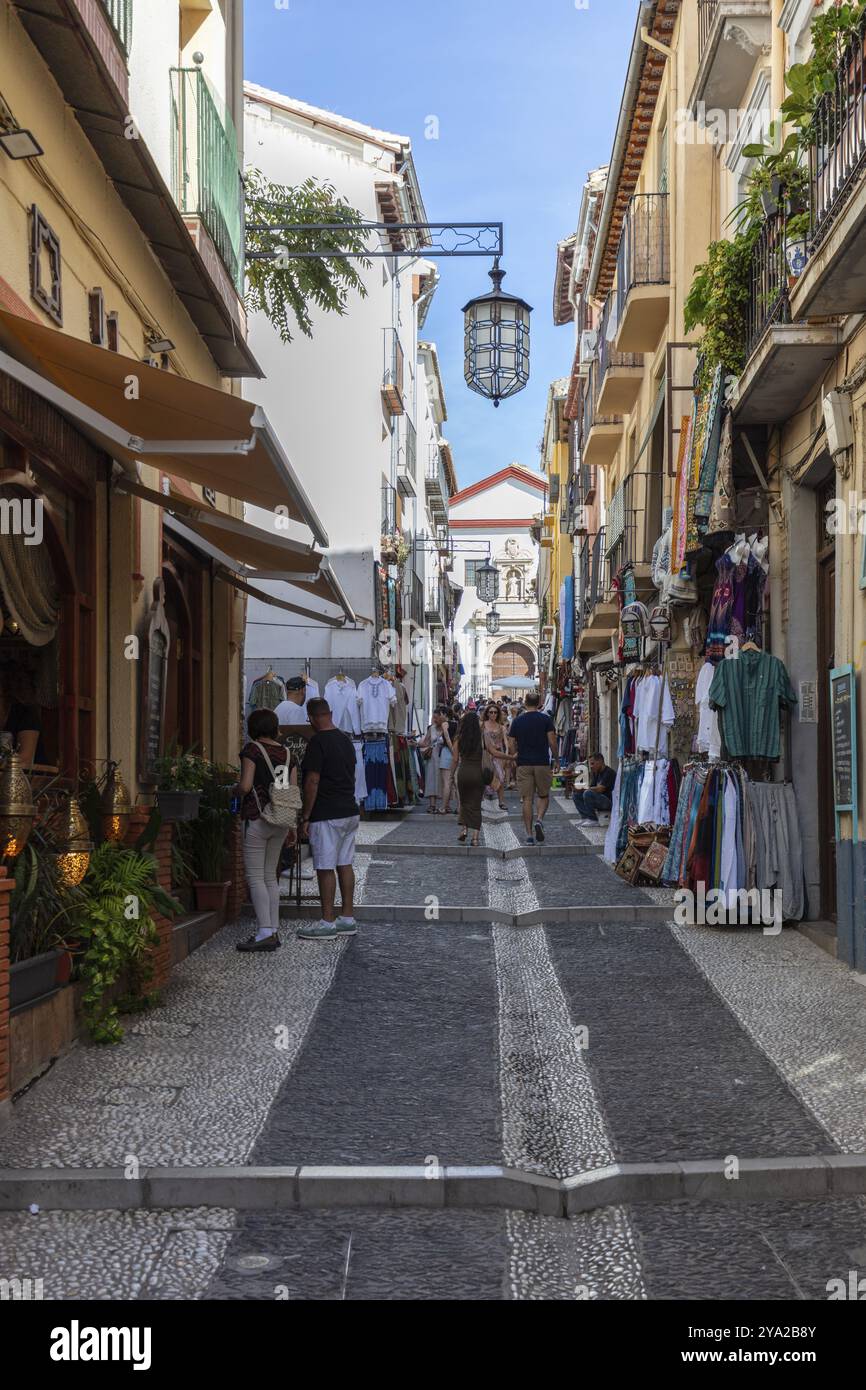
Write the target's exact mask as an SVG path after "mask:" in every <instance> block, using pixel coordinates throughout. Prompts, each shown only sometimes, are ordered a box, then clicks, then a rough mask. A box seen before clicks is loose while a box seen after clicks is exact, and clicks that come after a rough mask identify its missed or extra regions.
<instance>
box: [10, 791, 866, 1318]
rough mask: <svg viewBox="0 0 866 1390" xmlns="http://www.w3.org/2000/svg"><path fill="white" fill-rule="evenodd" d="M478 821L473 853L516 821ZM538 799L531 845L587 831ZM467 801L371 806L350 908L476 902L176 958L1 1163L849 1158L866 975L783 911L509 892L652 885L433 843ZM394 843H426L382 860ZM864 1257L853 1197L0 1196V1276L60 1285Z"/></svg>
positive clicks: (407, 1281)
mask: <svg viewBox="0 0 866 1390" xmlns="http://www.w3.org/2000/svg"><path fill="white" fill-rule="evenodd" d="M516 809H517V806H516V802H515V801H514V799H513V798H510V799H509V811H510V814H509V816H508V817H500V816H499V815H498V813H497V812H496V810H495V809H494V810H493V811H492V812H488V811H485V817H484V828H483V832H482V833H483V843H484V844H485V845H486V846H489V847H492V848H495V849H497V850H514V849H515V848H518V847H521V846H522V842H523V838H524V832H523V827H522V824H521V822H520V820H519V818H517V816H516V815H515V814H514V813H515V811H516ZM575 820H576V817H575V813H574V808H573V807H572V806H571V804H570V802H568V800H567V799H566V798H564V797H561V796H555V797H554V798H553V801H552V804H551V809H550V812H549V816H548V820H547V825H546V829H547V838H546V841H545V843H546V844H547V845H548V846H564V845H570V846H575V847H577V846H584V847H585V846H587V845H598V844H599V842H600V841H601V840H602V839H603V837H604V832H603V830H601V829H598V830H596V829H594V828H591V827H590V828H587V829H585V830H581V829H579V828H578V827H577V826H576V824H575ZM456 837H457V823H456V818H454V817H448V818H446V817H438V816H437V817H433V816H427V815H425V814H424V812H423V811H414V812H412V813H411V814H407V815H405V816H404V817H402V819H399V820H392V819H388V820H382V821H371V822H364V823H363V824H362V826H361V830H360V833H359V845H358V856H357V861H356V868H357V871H358V879H359V901H363V902H365V903H367V904H370V903H381V904H383V905H389V904H394V903H397V904H406V905H412V904H422V903H424V902H425V901H426V902H429V901H430V900H431V898H432V899H438V900H439V901H440V902H441V903H442V904H444V905H449V904H453V905H467V906H478V907H479V908H484V909H486V912H487V914H488V915H486V916H485V918H484V920H479V922H478V923H473V924H468V925H467V924H458V923H438V922H436V921H435V917H434V919H433V920H425V921H413V922H404V923H401V922H399V921H398V922H395V923H390V924H384V923H383V924H378V923H375V922H374V923H369V924H367V923H365V924H364V926H363V928H362V930H361V933H360V934H359V936H358V937H357V938H356V939H355V940H354V941H343V942H339V943H331V944H329V943H302V942H297V941H296V940H295V938H294V935H293V932H292V929H291V925H290V924H289V923H287V924H286V928H285V930H284V933H283V938H284V945H283V947H282V949H281V950H280V951H279V952H277V953H276V955H274V956H266V957H252V958H250V957H243V956H240V955H238V953H237V952H235V950H234V945H235V942H236V941H237V940H238V939H239V938H240V937H241V936H242V935H246V934H248V932H249V929H250V923H249V922H241V923H238V924H236V925H235V926H232V927H229V928H226V929H225V930H224V931H223V932H222V933H220V934H219V935H218V936H217V937H215V938H213V939H212V940H211V941H210V942H208V943H207V944H206V945H205V946H204V947H203V948H202V949H201V950H200V951H198V952H196V953H195V954H194V955H193V956H191V957H190V958H189V959H188V960H187V961H185V962H184V963H183V964H182V965H181V966H180V967H179V968H178V969H177V970H176V971H175V972H174V975H173V977H172V982H171V985H170V986H169V988H168V989H167V990H166V992H165V995H164V998H163V1002H162V1004H161V1005H160V1007H159V1008H157V1009H155V1010H153V1011H152V1012H151V1013H149V1014H147V1015H143V1016H141V1017H140V1018H137V1019H135V1020H132V1021H131V1022H130V1027H129V1030H128V1034H127V1038H126V1041H125V1042H124V1043H123V1045H122V1046H121V1047H118V1048H115V1049H97V1048H93V1047H90V1046H86V1045H81V1046H79V1047H77V1048H76V1049H75V1050H74V1051H73V1052H72V1053H70V1054H69V1055H68V1056H66V1057H64V1058H62V1059H61V1060H60V1061H59V1062H58V1063H57V1065H56V1066H55V1067H54V1068H53V1069H52V1070H51V1071H50V1072H49V1073H48V1074H47V1075H46V1076H44V1077H43V1078H42V1079H41V1080H40V1081H39V1082H38V1083H37V1084H36V1085H34V1086H33V1087H32V1088H31V1089H30V1090H29V1091H28V1092H27V1094H25V1095H24V1096H22V1097H21V1098H20V1099H19V1100H18V1101H17V1102H16V1104H15V1105H14V1107H13V1115H12V1119H11V1121H10V1123H9V1124H8V1126H7V1127H6V1129H5V1130H3V1131H0V1163H2V1164H5V1165H7V1166H42V1165H47V1166H53V1167H57V1166H71V1165H78V1164H80V1165H83V1166H93V1165H101V1164H112V1165H116V1164H122V1163H124V1162H125V1161H126V1159H127V1158H128V1157H129V1156H130V1155H132V1156H135V1157H137V1158H138V1159H139V1161H140V1162H141V1163H142V1164H143V1165H146V1164H160V1163H181V1164H195V1165H199V1164H226V1163H249V1162H257V1163H279V1164H290V1163H294V1162H306V1163H350V1164H359V1163H384V1164H389V1163H390V1164H397V1163H412V1164H417V1163H423V1162H424V1161H425V1160H426V1159H428V1158H430V1157H432V1156H435V1157H436V1159H437V1160H438V1161H439V1162H443V1163H452V1162H458V1163H486V1162H505V1163H507V1164H512V1165H515V1166H519V1167H523V1168H526V1169H530V1170H532V1171H534V1172H539V1173H546V1174H550V1175H555V1176H563V1175H566V1174H568V1173H572V1172H578V1171H580V1170H582V1169H586V1168H590V1167H594V1166H596V1165H598V1164H601V1163H605V1162H610V1161H612V1160H614V1159H616V1158H623V1159H626V1160H631V1161H638V1160H655V1161H658V1160H662V1159H671V1158H677V1157H682V1158H691V1159H695V1158H701V1157H715V1158H717V1157H721V1156H723V1155H727V1154H733V1155H737V1156H740V1157H747V1156H757V1155H762V1156H773V1155H785V1154H797V1155H801V1154H814V1153H821V1152H832V1151H834V1150H838V1149H861V1150H866V1103H864V1102H866V989H864V987H863V984H862V983H860V982H859V981H858V980H857V978H856V977H854V976H852V975H851V974H850V973H849V972H847V971H846V970H845V969H844V968H843V967H842V966H841V965H839V964H838V963H836V962H834V961H832V960H831V959H830V958H829V957H827V956H825V955H824V954H823V953H822V952H820V951H819V950H818V948H817V947H815V946H813V945H812V943H810V942H808V941H807V940H806V939H805V938H803V937H802V936H800V935H799V934H797V933H793V932H788V931H786V932H785V933H783V934H782V936H781V937H778V938H770V937H764V936H763V935H762V934H761V933H760V932H748V931H740V932H729V931H717V930H709V929H701V928H677V927H673V925H669V926H665V925H662V924H658V923H657V924H654V925H643V924H635V923H627V924H623V923H617V922H610V923H609V922H608V921H606V920H599V921H597V922H592V921H591V920H589V921H587V922H586V923H582V924H580V925H578V926H574V925H565V924H559V923H556V922H552V923H551V924H549V925H545V926H544V927H540V926H538V927H529V928H517V929H515V928H512V927H509V926H505V925H503V924H501V922H500V923H497V912H499V913H506V912H509V913H510V912H527V911H531V910H534V909H537V908H539V907H543V908H547V909H551V910H553V911H555V910H556V909H557V908H558V907H560V906H562V907H570V906H584V907H589V908H591V907H592V906H593V905H596V906H599V907H609V906H610V905H611V904H617V903H629V904H631V903H635V902H641V901H643V902H656V903H659V902H661V903H665V902H669V901H670V897H671V895H670V893H669V890H665V889H661V890H648V891H646V892H642V891H636V890H634V889H632V888H630V887H628V886H627V885H625V884H622V883H621V882H620V880H619V879H618V878H616V876H615V875H614V874H613V873H612V871H611V870H610V868H609V867H608V866H606V865H605V864H604V863H603V861H602V860H601V858H600V856H598V855H595V854H593V855H585V854H584V855H581V854H575V855H574V856H565V857H552V856H551V857H545V856H544V855H542V854H541V853H535V852H533V850H532V849H530V848H527V849H526V851H525V852H523V853H520V854H518V855H517V856H516V857H514V858H512V859H509V860H503V859H500V858H498V857H496V858H494V857H491V856H488V855H483V854H482V855H479V856H477V857H472V856H465V857H460V856H445V855H442V854H437V853H436V849H437V847H439V846H445V845H452V844H454V843H455V842H456ZM389 841H390V842H391V843H392V844H395V845H411V846H416V847H417V854H411V853H410V854H406V853H399V854H392V855H391V856H389V853H388V850H389ZM864 1262H866V1203H864V1202H862V1201H856V1200H846V1201H835V1202H811V1203H788V1202H778V1203H763V1204H750V1205H746V1204H743V1205H738V1204H736V1203H728V1204H711V1203H701V1204H699V1203H695V1204H686V1203H667V1204H661V1205H657V1206H656V1205H653V1206H651V1205H646V1204H640V1205H633V1206H630V1207H627V1208H608V1209H605V1210H602V1211H596V1212H592V1213H590V1214H588V1215H586V1216H583V1217H580V1218H576V1219H573V1220H570V1221H563V1220H560V1219H556V1218H552V1217H536V1216H531V1215H528V1214H525V1213H521V1212H502V1211H480V1210H479V1211H456V1210H455V1211H438V1212H435V1211H426V1210H425V1211H421V1210H411V1209H401V1210H394V1211H375V1210H358V1211H355V1210H351V1209H340V1210H331V1211H316V1212H301V1213H279V1214H273V1213H261V1212H257V1213H242V1214H238V1213H234V1212H230V1211H203V1210H197V1211H182V1212H181V1211H174V1212H130V1213H120V1212H99V1213H73V1212H51V1213H40V1214H37V1215H30V1214H29V1213H8V1214H3V1215H0V1277H13V1276H14V1275H16V1274H18V1275H19V1276H20V1275H22V1273H28V1274H30V1275H31V1277H40V1276H44V1277H45V1296H46V1297H48V1298H69V1297H94V1298H109V1297H118V1298H129V1299H164V1298H177V1299H182V1298H201V1297H212V1298H231V1299H274V1298H286V1297H288V1298H298V1299H323V1300H327V1299H370V1298H391V1299H413V1300H415V1299H428V1298H430V1299H432V1298H443V1297H445V1298H461V1299H475V1300H478V1299H503V1298H504V1299H520V1300H524V1299H527V1300H532V1299H566V1300H572V1299H587V1298H588V1299H643V1298H696V1299H703V1298H707V1299H712V1298H725V1299H728V1298H730V1299H738V1298H752V1297H770V1298H775V1299H782V1300H785V1299H795V1300H796V1299H802V1298H804V1297H819V1298H820V1297H823V1296H826V1294H825V1292H824V1291H825V1288H826V1282H827V1280H828V1279H830V1278H834V1277H844V1276H845V1275H846V1273H847V1271H848V1269H850V1268H856V1267H858V1265H860V1266H862V1265H863V1264H864Z"/></svg>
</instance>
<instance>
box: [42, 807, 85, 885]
mask: <svg viewBox="0 0 866 1390" xmlns="http://www.w3.org/2000/svg"><path fill="white" fill-rule="evenodd" d="M52 829H53V831H54V834H55V836H56V838H57V845H58V848H57V872H58V875H59V877H60V880H61V882H62V883H64V884H65V885H66V887H67V888H75V887H77V886H78V884H79V883H80V882H81V880H82V879H83V878H84V875H85V874H86V873H87V868H88V865H89V864H90V854H91V851H92V849H93V845H92V844H91V842H90V831H89V829H88V825H87V821H86V820H85V819H84V813H83V812H82V810H81V807H80V806H79V804H78V798H77V797H75V796H70V798H69V801H68V802H67V804H66V806H65V807H64V809H63V810H62V811H61V812H60V813H59V815H58V816H57V817H56V819H55V821H54V824H53V826H52Z"/></svg>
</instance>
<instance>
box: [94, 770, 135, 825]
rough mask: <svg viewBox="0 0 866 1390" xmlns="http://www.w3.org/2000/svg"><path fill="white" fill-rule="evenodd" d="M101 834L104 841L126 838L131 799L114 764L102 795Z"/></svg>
mask: <svg viewBox="0 0 866 1390" xmlns="http://www.w3.org/2000/svg"><path fill="white" fill-rule="evenodd" d="M100 809H101V811H102V833H103V835H104V836H105V838H106V840H115V841H118V842H119V841H121V840H123V839H124V837H125V836H126V827H127V826H128V824H129V818H130V816H131V815H132V799H131V797H130V795H129V791H128V790H127V786H126V783H125V782H124V780H123V778H122V777H121V775H120V769H119V768H118V766H117V764H116V763H115V764H114V765H113V766H112V768H111V771H110V772H109V774H108V782H107V783H106V787H105V791H104V792H103V793H102V803H101V808H100Z"/></svg>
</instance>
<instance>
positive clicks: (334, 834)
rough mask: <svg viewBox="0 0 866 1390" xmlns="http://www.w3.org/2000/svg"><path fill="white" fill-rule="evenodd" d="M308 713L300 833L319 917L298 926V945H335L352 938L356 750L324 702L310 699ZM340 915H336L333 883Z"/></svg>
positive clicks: (354, 925)
mask: <svg viewBox="0 0 866 1390" xmlns="http://www.w3.org/2000/svg"><path fill="white" fill-rule="evenodd" d="M307 715H308V717H309V720H310V723H311V724H312V726H313V729H314V730H315V733H314V734H313V737H312V738H311V739H310V741H309V743H308V744H307V751H306V754H305V756H304V761H303V763H302V765H301V778H302V782H303V795H304V802H303V809H302V811H301V833H302V834H303V835H305V836H306V837H307V838H308V839H309V841H310V848H311V849H312V851H313V866H314V868H315V870H316V876H317V878H318V880H319V894H320V896H321V899H322V917H321V920H320V921H318V922H313V923H310V924H303V925H301V926H300V927H299V928H298V932H297V936H298V939H299V940H300V941H335V940H336V938H337V937H338V936H354V935H355V934H356V932H357V930H358V927H357V923H356V922H355V870H354V867H353V863H354V859H355V836H356V834H357V831H358V825H359V824H360V819H361V817H360V810H359V808H358V803H357V801H356V800H355V747H354V744H353V743H352V740H351V739H350V738H349V735H348V734H344V733H343V732H342V730H341V729H338V728H337V727H336V725H335V724H334V721H333V719H332V718H331V706H330V705H329V704H328V702H327V700H310V702H309V704H308V705H307ZM338 880H339V884H340V903H341V908H342V911H341V913H340V915H339V916H337V911H336V900H337V881H338Z"/></svg>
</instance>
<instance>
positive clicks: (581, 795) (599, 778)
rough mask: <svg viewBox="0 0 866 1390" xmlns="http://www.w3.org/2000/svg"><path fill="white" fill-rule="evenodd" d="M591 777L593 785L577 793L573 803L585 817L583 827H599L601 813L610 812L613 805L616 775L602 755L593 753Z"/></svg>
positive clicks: (590, 765) (590, 767) (590, 766)
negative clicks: (599, 814)
mask: <svg viewBox="0 0 866 1390" xmlns="http://www.w3.org/2000/svg"><path fill="white" fill-rule="evenodd" d="M589 775H590V778H591V781H592V785H591V786H590V787H587V788H586V790H585V791H576V792H575V793H574V795H573V797H572V801H573V802H574V804H575V806H576V807H577V809H578V811H579V812H580V814H581V815H582V817H583V820H582V821H581V822H580V824H581V826H587V825H598V813H599V811H610V809H611V807H612V805H613V789H614V786H615V785H616V773H615V772H614V770H613V768H612V767H608V766H607V764H606V763H605V761H604V758H603V757H602V756H601V754H600V753H593V755H592V757H591V758H590V760H589Z"/></svg>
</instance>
